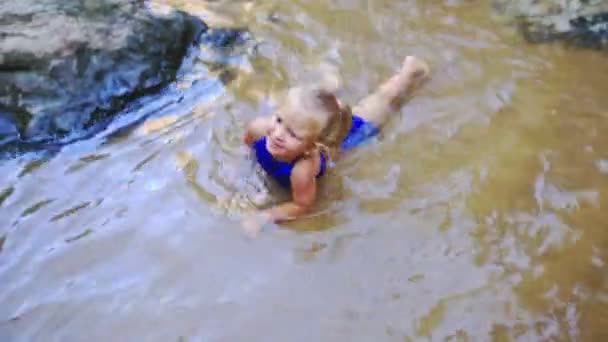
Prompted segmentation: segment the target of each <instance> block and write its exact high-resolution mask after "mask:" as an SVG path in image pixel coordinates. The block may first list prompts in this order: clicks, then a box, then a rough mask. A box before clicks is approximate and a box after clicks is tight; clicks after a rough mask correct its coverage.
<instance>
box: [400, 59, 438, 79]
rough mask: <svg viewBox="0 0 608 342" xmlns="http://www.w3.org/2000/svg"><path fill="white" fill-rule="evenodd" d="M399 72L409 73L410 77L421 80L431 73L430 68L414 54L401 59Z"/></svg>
mask: <svg viewBox="0 0 608 342" xmlns="http://www.w3.org/2000/svg"><path fill="white" fill-rule="evenodd" d="M401 72H403V73H406V74H409V75H411V77H412V79H414V80H416V81H421V80H424V79H426V78H427V77H428V76H429V74H430V73H431V68H430V67H429V65H428V64H427V63H426V62H425V61H424V60H422V59H420V58H418V57H415V56H407V57H405V59H404V60H403V64H402V66H401Z"/></svg>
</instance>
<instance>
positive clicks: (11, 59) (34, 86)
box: [0, 0, 236, 149]
mask: <svg viewBox="0 0 608 342" xmlns="http://www.w3.org/2000/svg"><path fill="white" fill-rule="evenodd" d="M206 31H207V27H206V25H205V24H204V23H203V22H202V21H201V20H200V19H198V18H196V17H193V16H191V15H188V14H186V13H183V12H172V13H170V14H167V15H162V16H161V15H158V14H152V13H151V12H149V11H148V10H146V9H145V8H144V7H143V1H140V0H20V1H2V2H1V3H0V149H2V148H3V147H4V148H5V149H6V148H7V146H9V147H10V145H13V146H12V147H13V149H14V147H15V146H28V148H30V147H32V146H34V147H35V146H37V145H40V146H42V145H44V144H47V143H49V142H53V143H56V142H61V141H66V140H70V139H74V138H78V137H79V136H81V135H83V134H84V132H88V131H90V128H91V127H92V126H94V125H96V124H97V123H100V122H104V121H107V120H108V118H110V117H111V116H113V115H115V114H116V113H118V112H119V111H120V110H121V109H122V108H124V106H125V105H126V104H127V103H129V102H130V101H131V100H133V99H135V98H137V97H140V96H141V95H144V94H148V93H151V92H155V91H157V90H158V89H160V88H161V87H163V86H164V85H166V84H167V83H168V82H170V81H172V80H173V79H174V78H175V75H176V72H177V70H178V68H179V67H180V65H181V63H182V60H183V58H184V56H185V54H186V53H187V51H188V48H189V47H191V46H192V45H193V42H195V41H197V39H199V36H200V35H201V33H203V32H206ZM211 31H213V30H209V32H211ZM222 32H223V31H222ZM235 34H236V33H235ZM229 36H230V34H228V33H226V32H223V33H222V35H221V36H220V37H219V38H218V39H217V40H218V44H219V45H224V44H228V43H229V42H230V39H229V38H227V37H229ZM203 39H204V40H205V43H209V44H214V43H215V39H214V38H213V35H209V34H205V35H204V36H203Z"/></svg>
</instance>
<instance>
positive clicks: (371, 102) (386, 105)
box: [353, 56, 430, 128]
mask: <svg viewBox="0 0 608 342" xmlns="http://www.w3.org/2000/svg"><path fill="white" fill-rule="evenodd" d="M429 72H430V69H429V66H428V65H427V64H426V63H425V62H424V61H423V60H421V59H418V58H416V57H413V56H407V57H405V59H404V60H403V65H402V67H401V70H400V71H399V73H397V74H396V75H394V76H393V77H391V78H390V79H389V80H388V81H386V82H384V83H383V84H382V85H381V86H380V87H379V88H378V90H376V91H375V92H374V93H373V94H371V95H369V96H367V97H366V98H364V99H363V100H362V101H361V102H359V103H358V104H357V105H356V106H355V107H354V109H353V114H355V115H357V116H360V117H361V118H363V119H364V120H366V121H368V122H370V123H372V124H374V125H375V126H376V127H378V128H382V126H383V125H384V124H385V123H386V121H387V119H388V118H389V116H390V115H391V113H394V112H397V111H399V109H400V108H401V106H402V104H403V101H404V100H405V97H406V96H407V95H408V93H409V90H410V89H411V87H412V86H413V85H415V83H416V82H418V81H421V80H423V79H424V78H426V77H427V76H428V74H429Z"/></svg>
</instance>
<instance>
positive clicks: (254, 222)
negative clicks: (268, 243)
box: [241, 211, 272, 239]
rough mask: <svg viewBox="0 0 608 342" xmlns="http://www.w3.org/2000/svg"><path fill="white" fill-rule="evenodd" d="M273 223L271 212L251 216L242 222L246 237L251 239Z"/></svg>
mask: <svg viewBox="0 0 608 342" xmlns="http://www.w3.org/2000/svg"><path fill="white" fill-rule="evenodd" d="M270 222H272V216H271V215H270V213H269V212H266V211H262V212H257V213H254V214H250V215H248V216H247V217H245V219H244V220H243V222H242V224H241V225H242V228H243V232H244V233H245V235H247V236H248V237H249V238H252V239H253V238H255V237H256V236H257V235H258V233H259V232H260V231H262V228H264V226H265V225H266V224H268V223H270Z"/></svg>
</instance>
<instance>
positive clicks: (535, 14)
mask: <svg viewBox="0 0 608 342" xmlns="http://www.w3.org/2000/svg"><path fill="white" fill-rule="evenodd" d="M494 5H495V7H496V8H497V10H498V11H499V12H500V13H502V14H505V15H507V16H510V17H513V18H515V19H516V22H517V24H518V26H519V28H520V29H521V32H522V33H523V35H524V36H525V37H526V39H527V40H528V41H530V42H534V43H540V42H547V41H553V40H558V39H559V40H565V41H566V42H568V43H570V44H573V45H576V46H580V47H586V48H606V47H608V1H606V0H494Z"/></svg>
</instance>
